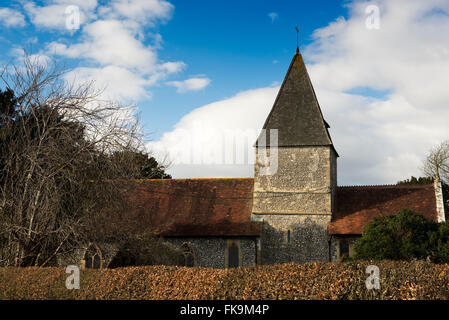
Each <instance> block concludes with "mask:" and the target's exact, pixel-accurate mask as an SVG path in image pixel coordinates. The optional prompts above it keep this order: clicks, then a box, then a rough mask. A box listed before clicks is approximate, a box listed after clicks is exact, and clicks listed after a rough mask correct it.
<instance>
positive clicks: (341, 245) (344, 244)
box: [338, 238, 353, 260]
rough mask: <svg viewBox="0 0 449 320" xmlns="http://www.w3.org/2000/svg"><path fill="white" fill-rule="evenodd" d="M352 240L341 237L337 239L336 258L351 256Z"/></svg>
mask: <svg viewBox="0 0 449 320" xmlns="http://www.w3.org/2000/svg"><path fill="white" fill-rule="evenodd" d="M352 248H353V240H352V239H350V238H342V239H339V240H338V259H339V260H341V259H342V258H344V257H352Z"/></svg>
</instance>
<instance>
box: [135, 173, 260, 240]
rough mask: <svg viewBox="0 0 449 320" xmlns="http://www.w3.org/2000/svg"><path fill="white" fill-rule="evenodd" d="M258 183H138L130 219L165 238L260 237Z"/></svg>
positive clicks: (238, 180)
mask: <svg viewBox="0 0 449 320" xmlns="http://www.w3.org/2000/svg"><path fill="white" fill-rule="evenodd" d="M253 185H254V179H252V178H245V179H166V180H138V181H136V187H135V188H132V190H131V191H130V192H129V193H128V195H127V197H126V198H127V199H128V203H129V205H128V208H127V210H128V213H129V214H130V215H129V217H130V219H133V217H136V215H137V216H138V217H139V221H140V224H141V228H142V229H145V228H149V227H150V226H151V227H153V228H154V227H157V233H158V234H160V235H163V236H259V235H260V231H261V223H258V222H251V220H250V219H251V209H252V199H253Z"/></svg>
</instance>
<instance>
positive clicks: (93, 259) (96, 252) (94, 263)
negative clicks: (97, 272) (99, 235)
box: [84, 243, 103, 269]
mask: <svg viewBox="0 0 449 320" xmlns="http://www.w3.org/2000/svg"><path fill="white" fill-rule="evenodd" d="M84 265H85V267H86V268H93V269H101V268H102V267H103V256H102V254H101V250H100V248H99V247H98V246H97V245H96V244H95V243H91V244H90V245H89V247H88V248H87V250H86V253H85V254H84Z"/></svg>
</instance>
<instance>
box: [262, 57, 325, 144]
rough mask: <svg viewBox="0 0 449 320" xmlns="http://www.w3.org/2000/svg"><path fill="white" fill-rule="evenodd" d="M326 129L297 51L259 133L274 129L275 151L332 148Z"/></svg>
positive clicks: (302, 61)
mask: <svg viewBox="0 0 449 320" xmlns="http://www.w3.org/2000/svg"><path fill="white" fill-rule="evenodd" d="M327 128H329V125H328V124H327V123H326V121H325V120H324V119H323V114H322V113H321V109H320V106H319V104H318V100H317V98H316V95H315V91H314V90H313V86H312V83H311V81H310V78H309V74H308V73H307V69H306V66H305V64H304V60H303V58H302V56H301V54H300V53H299V51H298V50H297V52H296V54H295V55H294V56H293V59H292V62H291V63H290V67H289V68H288V71H287V74H286V76H285V78H284V81H283V83H282V85H281V88H280V89H279V93H278V95H277V97H276V100H275V102H274V105H273V108H272V109H271V112H270V114H269V115H268V118H267V120H266V121H265V124H264V126H263V129H278V146H279V147H298V146H329V145H332V140H331V138H330V135H329V132H328V130H327ZM269 145H270V143H269V139H267V146H269ZM256 146H257V143H256ZM332 147H333V145H332Z"/></svg>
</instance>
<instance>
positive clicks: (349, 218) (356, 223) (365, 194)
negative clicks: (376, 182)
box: [329, 184, 438, 234]
mask: <svg viewBox="0 0 449 320" xmlns="http://www.w3.org/2000/svg"><path fill="white" fill-rule="evenodd" d="M401 209H410V210H413V211H414V212H416V213H419V214H421V215H423V216H424V217H425V218H427V219H428V220H430V221H435V222H436V221H437V217H438V215H437V211H436V199H435V191H434V187H433V184H429V185H391V186H354V187H337V190H336V200H335V212H334V214H333V215H332V221H331V224H330V226H329V233H330V234H362V232H363V228H364V227H365V225H366V224H367V223H368V222H370V221H371V220H372V219H373V218H375V217H379V216H385V215H389V214H395V213H397V212H399V211H400V210H401Z"/></svg>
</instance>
